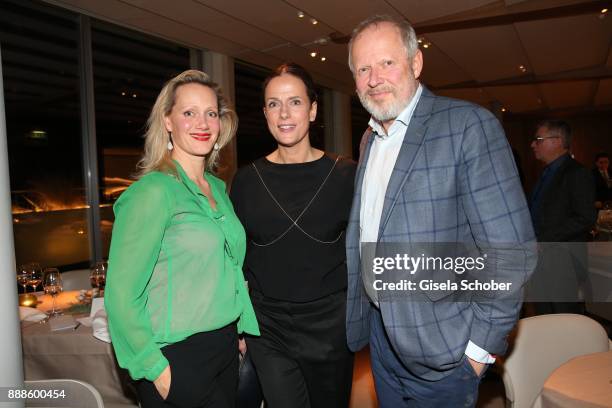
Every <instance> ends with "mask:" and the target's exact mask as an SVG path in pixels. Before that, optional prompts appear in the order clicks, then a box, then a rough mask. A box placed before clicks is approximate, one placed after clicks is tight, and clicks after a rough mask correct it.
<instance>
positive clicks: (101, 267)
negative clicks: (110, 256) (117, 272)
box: [89, 262, 107, 292]
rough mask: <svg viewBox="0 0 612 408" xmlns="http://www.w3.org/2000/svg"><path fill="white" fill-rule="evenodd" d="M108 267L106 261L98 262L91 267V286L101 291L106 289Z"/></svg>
mask: <svg viewBox="0 0 612 408" xmlns="http://www.w3.org/2000/svg"><path fill="white" fill-rule="evenodd" d="M106 269H107V266H106V262H96V264H95V265H94V267H93V268H91V274H90V275H89V281H90V282H91V287H92V288H98V290H99V291H100V292H101V291H103V290H104V286H105V285H106Z"/></svg>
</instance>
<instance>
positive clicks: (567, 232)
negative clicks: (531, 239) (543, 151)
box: [527, 157, 597, 302]
mask: <svg viewBox="0 0 612 408" xmlns="http://www.w3.org/2000/svg"><path fill="white" fill-rule="evenodd" d="M541 194H542V198H541V201H540V205H539V208H538V209H536V210H535V211H536V213H535V214H533V216H534V229H535V232H536V236H537V238H538V242H542V243H544V244H542V245H540V247H539V249H540V254H539V257H538V267H537V270H536V272H535V274H534V276H533V278H532V279H531V281H530V282H529V289H528V296H527V300H530V301H546V302H577V301H579V300H580V296H579V292H580V287H581V286H583V285H584V283H585V282H586V281H587V278H588V272H587V271H588V267H587V246H586V243H585V242H586V241H587V240H588V239H589V232H590V230H591V228H592V227H593V226H594V224H595V221H596V214H597V212H596V210H595V204H594V203H595V186H594V182H593V176H592V175H591V172H590V171H589V170H588V169H586V168H585V167H583V166H582V165H581V164H580V163H578V162H577V161H576V160H574V159H572V158H571V157H568V158H567V159H566V160H565V162H564V163H563V164H562V165H561V167H559V169H557V172H556V173H555V174H554V175H553V178H552V180H551V181H550V183H549V184H548V185H547V186H546V187H544V190H543V191H542V193H541ZM584 290H585V294H586V293H589V290H588V286H584Z"/></svg>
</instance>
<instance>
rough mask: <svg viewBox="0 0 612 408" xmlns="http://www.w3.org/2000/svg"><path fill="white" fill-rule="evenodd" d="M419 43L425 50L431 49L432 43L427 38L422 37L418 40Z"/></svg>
mask: <svg viewBox="0 0 612 408" xmlns="http://www.w3.org/2000/svg"><path fill="white" fill-rule="evenodd" d="M417 42H418V43H419V45H420V46H422V47H423V48H429V47H431V43H430V42H429V41H427V39H426V38H425V37H420V38H418V39H417Z"/></svg>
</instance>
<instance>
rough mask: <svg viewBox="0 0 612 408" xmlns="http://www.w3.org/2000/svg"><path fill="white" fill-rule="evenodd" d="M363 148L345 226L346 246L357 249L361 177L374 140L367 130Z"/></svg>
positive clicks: (371, 133) (370, 132)
mask: <svg viewBox="0 0 612 408" xmlns="http://www.w3.org/2000/svg"><path fill="white" fill-rule="evenodd" d="M364 136H365V141H364V148H363V151H362V152H361V156H360V157H359V163H358V165H357V172H356V174H355V189H354V191H355V192H354V194H353V205H352V206H351V213H350V216H349V225H348V226H347V231H346V235H347V246H350V247H355V246H357V248H359V237H360V232H359V225H360V221H359V217H360V214H361V194H362V186H363V177H364V175H365V168H366V164H368V157H370V151H371V150H372V142H373V140H374V137H373V132H372V131H371V130H370V128H368V129H367V130H366V133H365V134H364Z"/></svg>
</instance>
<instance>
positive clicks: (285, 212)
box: [251, 156, 344, 247]
mask: <svg viewBox="0 0 612 408" xmlns="http://www.w3.org/2000/svg"><path fill="white" fill-rule="evenodd" d="M339 160H340V156H338V157H336V161H334V165H333V166H332V168H331V169H330V170H329V173H327V176H325V179H324V180H323V182H322V183H321V185H320V186H319V188H318V189H317V191H316V192H315V194H314V195H313V196H312V198H311V199H310V201H309V202H308V204H307V205H306V207H304V209H303V210H302V212H301V213H300V215H298V216H297V218H296V219H293V217H291V216H290V215H289V213H287V211H285V209H284V208H283V206H282V205H280V203H279V202H278V200H277V199H276V197H274V194H272V191H270V189H269V188H268V185H267V184H266V182H265V181H264V179H263V177H261V174H260V173H259V170H258V169H257V166H256V165H255V163H254V162H253V163H251V165H252V166H253V168H254V169H255V173H257V177H259V180H260V181H261V184H262V185H263V186H264V188H265V189H266V191H267V192H268V194H269V195H270V198H272V200H273V201H274V202H275V203H276V205H277V206H278V208H280V209H281V211H282V212H283V214H285V216H286V217H287V218H289V219H290V220H291V225H290V226H289V228H287V229H286V230H285V231H284V232H283V233H282V234H280V235H279V236H278V237H276V238H274V239H273V240H272V241H270V242H268V243H266V244H260V243H257V242H255V241H253V240H251V242H252V243H253V245H255V246H258V247H266V246H269V245H272V244H275V243H276V242H278V241H280V240H281V239H282V238H283V237H284V236H285V235H287V234H288V233H289V231H291V230H292V229H293V227H296V228H297V229H299V230H300V231H301V232H302V233H303V234H304V235H306V236H307V237H308V238H310V239H312V240H313V241H316V242H318V243H320V244H327V245H329V244H335V243H336V242H338V240H339V239H340V237H342V234H344V231H341V232H340V235H338V237H337V238H336V239H334V240H333V241H324V240H321V239H318V238H316V237H313V236H312V235H310V234H309V233H307V232H306V231H304V229H303V228H302V227H300V225H299V224H298V221H299V220H300V219H301V218H302V216H303V215H304V214H305V213H306V211H307V210H308V208H309V207H310V205H311V204H312V203H313V202H314V200H315V199H316V198H317V196H318V195H319V192H321V190H322V189H323V186H324V185H325V183H326V182H327V179H328V178H329V176H331V174H332V172H333V171H334V169H335V168H336V164H338V161H339Z"/></svg>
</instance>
